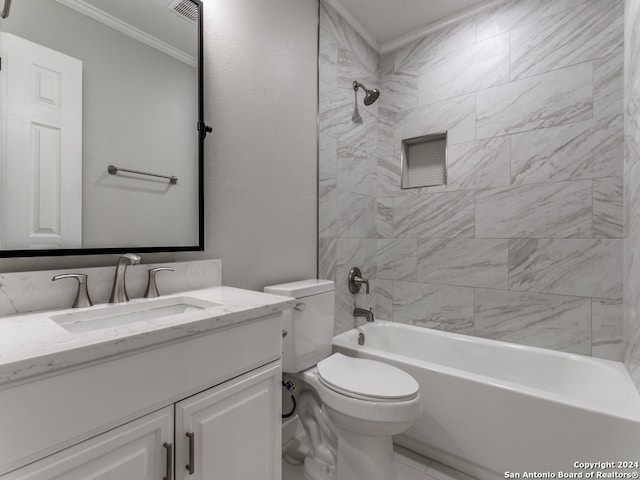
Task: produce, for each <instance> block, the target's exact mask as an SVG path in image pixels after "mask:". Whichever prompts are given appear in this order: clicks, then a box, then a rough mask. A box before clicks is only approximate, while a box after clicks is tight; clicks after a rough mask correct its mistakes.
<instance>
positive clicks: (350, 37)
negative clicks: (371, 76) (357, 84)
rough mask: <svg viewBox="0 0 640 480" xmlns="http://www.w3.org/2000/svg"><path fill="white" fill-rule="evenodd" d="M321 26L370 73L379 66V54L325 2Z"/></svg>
mask: <svg viewBox="0 0 640 480" xmlns="http://www.w3.org/2000/svg"><path fill="white" fill-rule="evenodd" d="M320 26H321V28H324V29H325V30H326V31H327V32H329V34H331V36H332V37H333V38H335V39H336V40H337V41H338V43H339V44H340V45H341V46H342V47H344V48H346V49H348V50H349V51H351V52H352V53H353V54H354V55H355V56H356V57H357V58H358V61H359V62H360V63H362V64H363V65H365V66H366V68H367V69H368V70H369V71H370V72H375V71H376V68H377V66H378V59H379V57H380V56H379V55H378V53H377V52H376V51H375V50H374V49H373V48H371V46H370V45H369V44H368V43H367V42H366V41H365V40H364V39H363V38H362V37H361V36H360V34H359V33H358V32H356V31H355V30H354V28H353V27H352V26H351V25H350V24H349V22H347V21H346V20H345V19H344V18H342V16H340V14H339V13H338V12H337V11H336V10H335V9H334V8H333V7H331V6H330V5H328V4H327V3H325V2H320Z"/></svg>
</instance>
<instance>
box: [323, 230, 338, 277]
mask: <svg viewBox="0 0 640 480" xmlns="http://www.w3.org/2000/svg"><path fill="white" fill-rule="evenodd" d="M337 254H338V252H337V239H336V238H335V237H320V238H318V278H321V279H324V280H334V281H335V278H336V262H337Z"/></svg>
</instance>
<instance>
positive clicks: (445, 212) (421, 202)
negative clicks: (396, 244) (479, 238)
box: [393, 192, 474, 238]
mask: <svg viewBox="0 0 640 480" xmlns="http://www.w3.org/2000/svg"><path fill="white" fill-rule="evenodd" d="M473 213H474V193H473V192H452V193H434V194H427V195H419V196H407V197H396V198H394V200H393V230H394V234H395V236H396V237H398V238H454V237H460V238H472V237H473V236H474V218H473Z"/></svg>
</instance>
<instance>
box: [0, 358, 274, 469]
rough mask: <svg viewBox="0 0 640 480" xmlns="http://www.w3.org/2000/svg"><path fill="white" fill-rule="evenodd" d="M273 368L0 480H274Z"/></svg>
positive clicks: (125, 426)
mask: <svg viewBox="0 0 640 480" xmlns="http://www.w3.org/2000/svg"><path fill="white" fill-rule="evenodd" d="M280 372H281V370H280V362H279V361H278V362H273V363H271V364H269V365H266V366H264V367H261V368H259V369H256V370H254V371H251V372H249V373H246V374H244V375H242V376H240V377H238V378H235V379H233V380H229V381H227V382H225V383H223V384H221V385H218V386H216V387H213V388H210V389H208V390H205V391H204V392H201V393H199V394H196V395H194V396H192V397H190V398H187V399H185V400H182V401H180V402H178V403H176V404H175V405H171V406H168V407H165V408H163V409H161V410H158V411H156V412H153V413H150V414H147V415H145V416H144V417H142V418H138V419H136V420H134V421H132V422H129V423H127V424H125V425H122V426H120V427H117V428H115V429H113V430H110V431H108V432H106V433H103V434H101V435H98V436H97V437H94V438H92V439H90V440H86V441H84V442H81V443H80V444H78V445H75V446H73V447H70V448H68V449H65V450H63V451H61V452H58V453H56V454H54V455H51V456H49V457H46V458H44V459H42V460H39V461H37V462H34V463H32V464H30V465H28V466H26V467H23V468H20V469H18V470H16V471H13V472H11V473H10V474H8V475H6V476H4V477H2V478H3V480H5V479H6V480H54V479H65V480H86V479H88V478H91V479H93V480H113V479H118V480H163V479H164V480H169V479H172V478H175V479H176V480H180V479H185V480H187V479H189V480H200V479H203V480H205V479H215V478H220V479H225V480H246V479H249V478H256V479H258V478H259V479H261V480H280V476H281V472H280V470H281V468H280V455H279V445H280V443H281V442H280V435H281V433H280V396H279V393H280V391H279V388H278V387H279V383H280ZM174 408H175V413H174ZM174 415H175V432H176V435H175V445H174ZM187 433H188V434H189V435H187ZM174 452H175V453H174ZM174 455H175V456H174Z"/></svg>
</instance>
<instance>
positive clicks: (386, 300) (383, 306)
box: [373, 278, 393, 320]
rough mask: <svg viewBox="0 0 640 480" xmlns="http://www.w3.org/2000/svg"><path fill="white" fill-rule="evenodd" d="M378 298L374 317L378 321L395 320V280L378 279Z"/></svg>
mask: <svg viewBox="0 0 640 480" xmlns="http://www.w3.org/2000/svg"><path fill="white" fill-rule="evenodd" d="M376 287H377V296H376V306H375V307H374V309H373V315H374V317H375V318H376V319H380V320H391V319H392V318H393V280H382V279H380V278H377V279H376Z"/></svg>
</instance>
